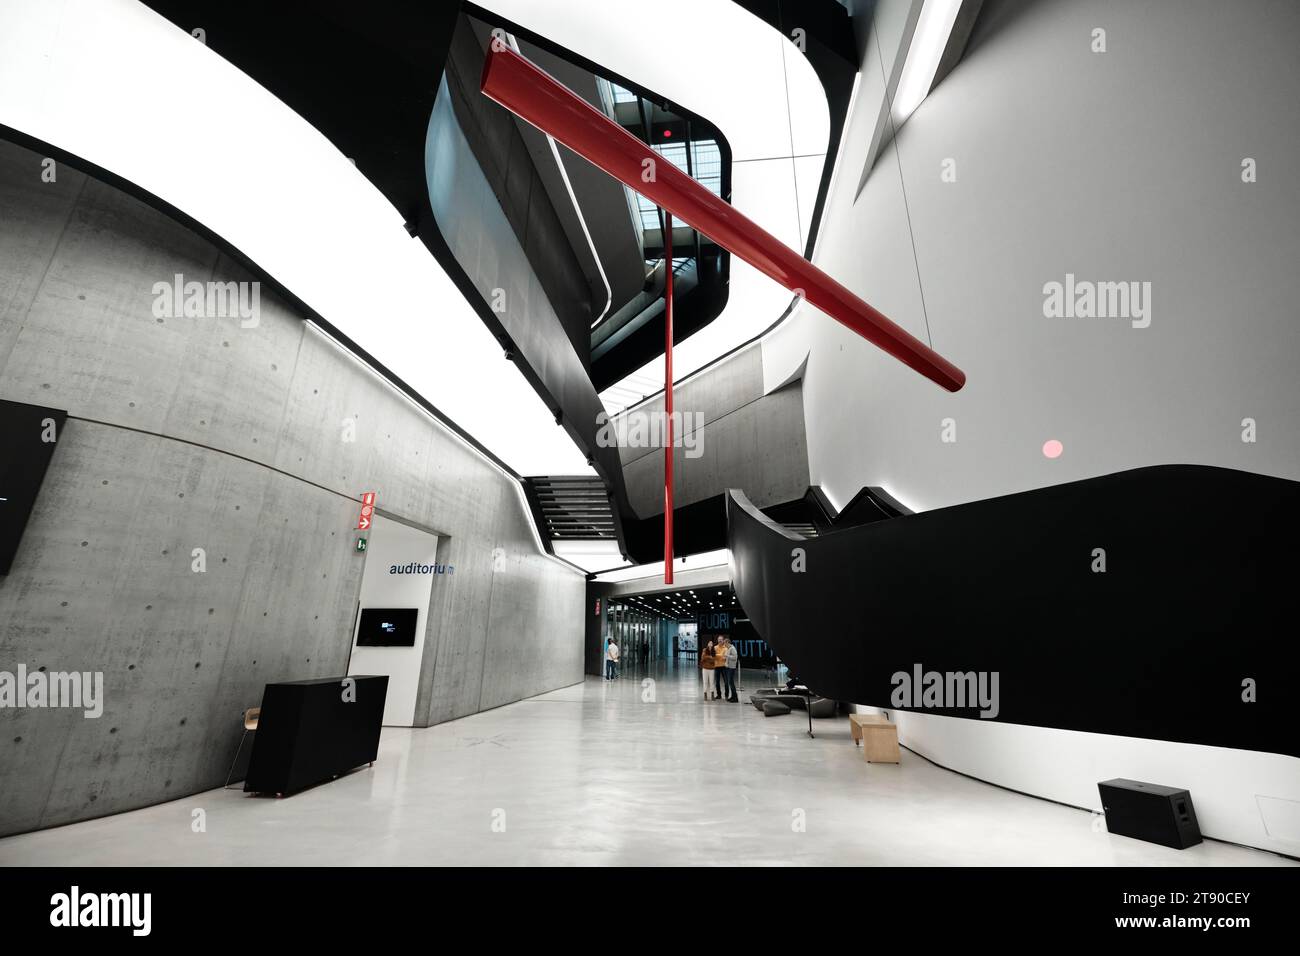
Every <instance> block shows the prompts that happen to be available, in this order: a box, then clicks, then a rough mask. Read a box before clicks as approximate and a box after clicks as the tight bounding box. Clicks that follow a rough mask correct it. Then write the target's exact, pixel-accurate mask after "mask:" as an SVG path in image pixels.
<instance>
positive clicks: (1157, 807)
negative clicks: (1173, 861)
mask: <svg viewBox="0 0 1300 956" xmlns="http://www.w3.org/2000/svg"><path fill="white" fill-rule="evenodd" d="M1097 790H1098V792H1099V793H1100V794H1101V805H1102V808H1103V809H1104V810H1105V811H1106V829H1107V830H1109V831H1110V832H1111V833H1117V834H1119V835H1120V836H1126V837H1132V838H1133V839H1135V840H1146V841H1147V842H1148V843H1159V844H1160V845H1161V846H1170V847H1173V848H1174V849H1175V850H1185V849H1187V848H1188V847H1189V846H1195V845H1196V844H1198V843H1200V842H1201V828H1200V826H1198V825H1197V823H1196V808H1195V807H1193V806H1192V795H1191V794H1190V793H1188V792H1187V791H1186V790H1178V789H1176V788H1174V787H1162V786H1160V784H1158V783H1139V782H1138V781H1136V780H1123V779H1116V780H1106V781H1104V782H1102V783H1099V784H1097Z"/></svg>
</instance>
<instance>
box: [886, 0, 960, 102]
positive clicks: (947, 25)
mask: <svg viewBox="0 0 1300 956" xmlns="http://www.w3.org/2000/svg"><path fill="white" fill-rule="evenodd" d="M961 4H962V0H925V5H924V6H923V7H921V15H920V17H918V18H917V21H916V29H915V30H913V31H912V42H911V44H909V46H908V48H907V60H906V61H905V62H904V63H903V75H902V76H901V77H899V80H898V89H897V90H895V91H894V102H893V105H892V108H891V109H890V115H891V116H892V117H893V120H894V126H895V127H898V126H902V125H903V123H905V122H907V118H908V117H909V116H911V115H912V113H913V112H914V111H915V110H916V108H917V107H918V106H920V105H921V103H922V102H923V101H924V100H925V98H926V97H927V96H928V95H929V94H930V87H931V86H933V85H934V74H935V72H936V71H937V70H938V69H939V60H940V59H941V58H942V57H943V51H944V49H945V48H947V46H948V38H949V37H950V36H951V35H952V28H953V24H954V23H956V22H957V14H958V13H959V12H960V11H961Z"/></svg>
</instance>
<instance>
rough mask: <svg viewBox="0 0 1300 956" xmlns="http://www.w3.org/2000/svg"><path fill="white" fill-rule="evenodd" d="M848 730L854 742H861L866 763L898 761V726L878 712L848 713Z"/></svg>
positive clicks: (899, 755) (899, 757) (899, 756)
mask: <svg viewBox="0 0 1300 956" xmlns="http://www.w3.org/2000/svg"><path fill="white" fill-rule="evenodd" d="M849 730H850V733H852V734H853V739H854V742H855V743H856V742H857V741H859V740H860V741H861V742H862V757H863V759H864V760H866V761H867V763H898V762H899V761H900V759H901V754H900V752H899V749H898V727H897V726H895V725H894V724H891V723H890V722H889V721H888V719H886V718H885V717H882V716H880V715H879V714H850V715H849Z"/></svg>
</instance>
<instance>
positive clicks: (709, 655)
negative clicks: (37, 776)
mask: <svg viewBox="0 0 1300 956" xmlns="http://www.w3.org/2000/svg"><path fill="white" fill-rule="evenodd" d="M739 666H740V653H739V652H738V651H737V650H736V645H735V644H732V643H731V638H730V637H727V636H726V635H725V634H724V635H723V636H722V637H720V638H718V640H717V641H716V642H714V641H713V639H712V638H710V640H709V643H708V644H706V645H705V646H704V648H703V650H701V651H700V670H701V672H702V673H703V675H704V699H705V700H708V699H709V693H710V691H712V693H713V699H714V700H718V699H719V698H720V697H722V696H723V695H725V696H726V700H727V701H728V703H732V704H736V703H739V702H740V698H738V697H737V696H736V668H737V667H739Z"/></svg>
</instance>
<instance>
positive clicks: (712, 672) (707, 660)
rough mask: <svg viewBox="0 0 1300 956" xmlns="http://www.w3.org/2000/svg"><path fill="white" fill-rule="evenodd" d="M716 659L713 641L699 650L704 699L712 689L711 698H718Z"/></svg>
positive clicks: (707, 697)
mask: <svg viewBox="0 0 1300 956" xmlns="http://www.w3.org/2000/svg"><path fill="white" fill-rule="evenodd" d="M717 667H718V659H717V656H716V653H715V650H714V646H713V641H712V640H710V641H709V643H708V644H707V645H706V646H705V647H704V649H703V650H701V651H700V670H701V672H702V673H703V674H704V699H705V700H708V699H709V691H710V690H712V691H713V699H714V700H717V699H718V671H717Z"/></svg>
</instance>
